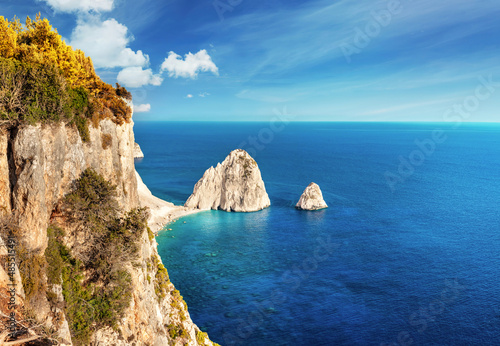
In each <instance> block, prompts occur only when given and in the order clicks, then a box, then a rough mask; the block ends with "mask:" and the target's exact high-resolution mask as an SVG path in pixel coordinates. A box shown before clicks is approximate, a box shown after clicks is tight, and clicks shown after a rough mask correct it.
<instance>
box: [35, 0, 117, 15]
mask: <svg viewBox="0 0 500 346" xmlns="http://www.w3.org/2000/svg"><path fill="white" fill-rule="evenodd" d="M38 1H44V2H46V3H47V4H48V5H49V6H50V7H52V8H53V9H54V10H55V11H58V12H77V11H84V12H89V11H111V10H112V9H113V1H114V0H38Z"/></svg>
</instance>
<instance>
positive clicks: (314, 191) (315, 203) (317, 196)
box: [295, 183, 328, 210]
mask: <svg viewBox="0 0 500 346" xmlns="http://www.w3.org/2000/svg"><path fill="white" fill-rule="evenodd" d="M295 207H296V208H298V209H303V210H318V209H324V208H328V205H326V202H325V200H324V199H323V194H322V193H321V189H320V188H319V186H318V184H315V183H310V184H309V185H308V186H307V187H306V189H305V190H304V192H303V193H302V195H301V196H300V199H299V201H298V202H297V205H295Z"/></svg>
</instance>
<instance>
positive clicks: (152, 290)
mask: <svg viewBox="0 0 500 346" xmlns="http://www.w3.org/2000/svg"><path fill="white" fill-rule="evenodd" d="M134 143H135V141H134V133H133V123H132V122H130V123H124V124H123V125H117V124H115V123H114V122H112V121H111V120H109V119H107V120H103V121H101V122H100V124H99V126H98V127H97V128H94V127H92V126H91V127H90V141H89V142H85V143H84V142H82V140H81V138H80V135H79V133H78V131H77V130H76V128H75V127H74V126H70V125H68V124H65V123H62V122H61V123H57V124H48V125H47V124H46V125H40V124H38V125H19V126H12V125H7V124H3V125H2V124H0V219H2V220H7V219H8V220H9V221H8V222H10V223H11V224H14V225H15V227H16V229H18V230H19V231H18V232H19V236H20V239H21V240H22V242H23V246H24V247H25V249H23V251H25V252H26V253H29V254H31V255H33V256H34V257H33V258H42V260H43V258H44V257H43V256H44V253H45V250H46V249H47V244H48V237H47V228H48V226H49V224H51V223H53V222H56V223H57V221H58V218H60V210H59V207H60V202H61V200H62V199H63V197H64V196H65V195H66V194H67V193H68V191H70V189H71V187H72V185H73V184H74V182H75V179H77V178H78V177H79V176H80V175H81V173H82V172H83V171H84V170H85V169H87V168H92V169H93V170H95V171H96V172H97V173H99V174H100V175H102V176H103V177H104V178H105V179H107V180H109V181H110V182H111V183H112V184H114V185H116V187H117V188H116V192H117V196H116V197H117V201H118V204H119V208H120V212H121V213H125V212H127V211H129V210H131V209H132V208H136V207H139V196H138V191H137V180H136V175H135V174H136V173H135V167H134ZM61 222H62V221H61ZM62 223H63V222H62ZM5 245H6V244H5V235H4V241H2V240H1V239H0V248H1V249H0V260H2V266H0V295H1V297H0V302H5V301H6V300H5V299H7V300H8V295H7V292H6V282H7V280H8V275H7V274H8V273H7V271H6V267H5V261H6V252H5V249H6V247H5ZM139 245H140V246H139V259H138V260H137V261H135V262H134V263H123V267H124V268H126V269H127V270H128V271H129V272H130V274H131V282H132V294H131V296H132V299H131V303H130V306H129V307H128V308H127V309H126V312H125V314H124V317H123V318H122V319H121V320H120V321H117V323H116V324H117V327H116V328H115V329H111V328H101V329H96V330H94V332H93V338H92V344H93V345H98V344H99V345H181V344H182V345H184V344H187V345H212V342H211V341H210V340H209V339H208V337H206V334H204V333H201V331H200V330H199V329H198V328H197V327H196V325H195V324H194V323H193V322H192V321H191V319H190V317H189V313H188V312H187V307H186V306H185V303H183V300H182V297H180V295H179V293H178V291H176V290H175V288H174V286H173V284H172V283H170V281H167V282H164V283H163V286H162V287H163V288H162V289H163V290H164V293H163V294H160V295H159V293H158V285H157V282H156V281H155V280H156V276H157V275H158V273H159V271H160V269H161V268H162V264H161V259H160V258H159V256H158V253H157V248H156V246H157V244H156V241H155V239H154V237H152V236H151V234H149V235H148V232H147V231H146V230H144V232H143V233H142V235H141V238H140V242H139ZM71 246H72V247H73V248H72V250H74V251H78V247H79V246H84V245H79V244H78V243H77V242H73V243H72V244H71ZM23 253H24V252H23ZM18 256H22V254H18ZM43 261H44V260H43ZM41 268H43V265H41ZM15 275H16V276H15V277H16V281H17V282H18V283H19V281H20V280H21V277H20V276H19V269H18V268H16V273H15ZM38 279H39V281H40V282H39V283H38V284H39V285H41V287H45V286H46V285H47V276H46V274H45V272H44V271H40V277H39V278H38ZM22 280H23V284H22V285H21V284H18V285H17V290H16V294H17V296H16V302H17V304H18V305H19V306H26V307H27V306H29V307H30V313H31V317H33V318H35V319H36V320H37V321H38V322H40V323H42V324H43V325H44V326H45V327H47V328H46V329H47V330H51V331H52V332H51V333H52V334H50V336H51V338H52V339H53V340H58V342H59V343H61V344H66V345H71V344H72V339H73V336H72V335H71V333H70V330H69V327H68V321H67V316H65V314H64V309H63V307H64V305H65V302H64V299H65V298H64V296H63V294H62V288H61V286H60V285H59V286H57V285H56V286H54V288H53V289H52V292H48V291H47V294H39V295H37V296H35V297H33V298H31V299H30V301H25V298H26V297H25V292H24V290H23V285H24V287H26V280H31V278H22ZM49 295H50V296H51V299H48V298H47V297H48V296H49ZM5 308H6V306H5V305H4V304H0V310H2V311H1V312H2V313H3V314H4V315H3V316H4V317H5V314H8V311H6V310H5ZM0 343H1V341H0Z"/></svg>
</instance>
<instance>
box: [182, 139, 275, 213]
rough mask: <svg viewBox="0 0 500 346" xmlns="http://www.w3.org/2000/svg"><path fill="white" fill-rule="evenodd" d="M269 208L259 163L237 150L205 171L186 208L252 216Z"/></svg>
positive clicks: (269, 203)
mask: <svg viewBox="0 0 500 346" xmlns="http://www.w3.org/2000/svg"><path fill="white" fill-rule="evenodd" d="M270 205H271V202H270V200H269V196H268V195H267V192H266V187H265V186H264V182H263V181H262V177H261V174H260V170H259V167H258V166H257V163H256V162H255V160H254V159H253V158H252V157H251V156H250V155H249V154H248V153H247V152H246V151H245V150H242V149H236V150H233V151H232V152H231V153H230V154H229V155H228V156H227V157H226V159H225V160H224V161H223V162H222V163H218V164H217V166H216V167H215V168H214V167H210V168H209V169H208V170H206V171H205V174H203V177H202V178H201V179H200V180H199V181H198V182H197V183H196V185H195V187H194V189H193V193H192V194H191V196H189V198H188V200H187V201H186V203H185V205H184V206H186V207H189V208H199V209H221V210H225V211H236V212H251V211H257V210H261V209H264V208H267V207H269V206H270Z"/></svg>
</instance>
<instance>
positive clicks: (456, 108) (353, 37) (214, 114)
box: [0, 0, 500, 122]
mask: <svg viewBox="0 0 500 346" xmlns="http://www.w3.org/2000/svg"><path fill="white" fill-rule="evenodd" d="M0 4H1V9H2V11H1V13H0V15H3V16H4V17H7V18H12V17H13V16H14V15H17V16H18V17H20V18H21V19H24V18H25V17H26V16H27V15H30V16H32V17H33V16H34V15H35V14H36V13H37V12H41V13H42V16H44V17H46V18H48V19H49V20H50V21H51V22H52V24H53V25H54V26H55V27H57V28H58V31H59V33H60V34H61V35H62V36H63V37H64V38H65V39H66V41H67V42H68V43H70V44H71V45H73V46H74V47H76V48H81V49H83V50H84V51H85V52H86V53H87V54H88V55H90V56H91V57H92V58H93V60H94V63H95V65H96V68H97V71H98V73H99V75H100V76H101V77H102V78H103V79H104V80H105V81H107V82H109V83H115V82H116V81H120V82H121V84H124V85H125V86H127V88H128V89H129V90H130V91H131V92H132V94H133V96H134V104H135V105H136V113H135V115H134V118H135V119H136V121H137V120H203V121H209V120H234V121H253V120H255V121H267V120H269V119H271V118H273V117H275V116H276V114H279V113H284V112H286V113H287V114H289V115H290V116H289V117H293V119H294V120H300V121H450V119H454V118H456V117H460V118H461V119H462V120H464V121H473V122H484V121H498V120H499V119H500V116H499V115H500V114H499V113H500V112H499V109H500V83H499V82H500V64H499V62H500V60H499V57H500V21H499V20H498V18H500V4H499V3H498V0H480V1H479V0H467V1H466V0H453V1H452V0H442V1H435V0H432V1H431V0H420V1H417V0H401V1H398V0H390V1H365V0H350V1H335V0H329V1H324V0H312V1H307V2H306V1H296V0H286V1H285V0H282V1H281V0H279V1H278V0H266V1H262V0H252V1H250V0H216V1H213V0H204V1H198V0H192V1H182V0H7V1H6V0H3V1H1V2H0ZM497 81H498V82H497Z"/></svg>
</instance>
